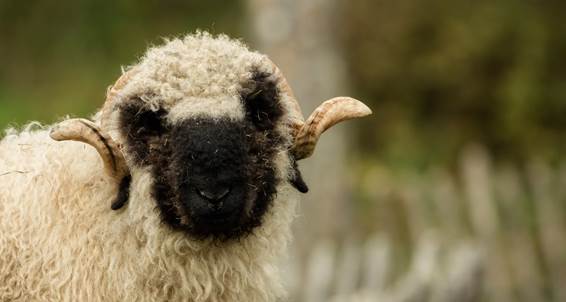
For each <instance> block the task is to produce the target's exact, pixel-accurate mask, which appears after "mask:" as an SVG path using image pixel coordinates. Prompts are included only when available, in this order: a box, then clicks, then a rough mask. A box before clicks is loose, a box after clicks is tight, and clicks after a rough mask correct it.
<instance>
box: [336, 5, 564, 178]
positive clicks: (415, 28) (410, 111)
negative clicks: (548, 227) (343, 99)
mask: <svg viewBox="0 0 566 302" xmlns="http://www.w3.org/2000/svg"><path fill="white" fill-rule="evenodd" d="M343 11H344V12H345V13H344V16H343V17H341V19H343V20H347V21H346V24H347V25H346V26H345V27H344V28H343V29H342V30H341V36H342V42H343V46H344V48H345V53H346V55H347V60H348V61H349V62H350V72H351V75H352V83H351V84H352V85H353V89H354V91H355V92H356V93H357V95H358V96H359V97H361V98H363V99H364V100H365V101H368V102H369V103H370V104H371V107H372V108H373V109H374V118H373V119H371V120H369V119H366V120H365V121H364V122H365V126H364V127H363V129H362V134H361V139H360V141H363V142H364V144H365V150H366V151H367V153H370V154H371V155H372V156H374V155H375V154H376V151H375V150H379V152H378V154H379V156H380V157H382V159H385V160H386V161H387V162H390V163H393V164H398V165H407V166H412V167H414V166H419V165H420V166H422V165H427V164H429V163H431V162H437V163H438V162H444V163H446V162H448V163H454V162H455V158H456V154H458V150H460V149H461V148H462V147H463V146H464V145H466V144H468V143H469V142H475V141H481V142H483V143H485V144H487V146H488V147H489V148H490V151H492V153H493V154H495V156H496V157H498V158H499V159H501V158H505V159H511V160H521V159H524V158H525V157H531V156H533V154H535V153H536V154H539V155H542V156H546V157H550V158H556V157H558V156H560V155H561V154H564V152H565V151H566V85H564V83H566V56H564V54H565V53H566V27H565V26H563V20H565V19H566V2H564V1H527V0H504V1H487V0H482V1H462V0H460V1H454V0H429V1H416V0H399V1H387V0H357V1H345V0H344V1H343Z"/></svg>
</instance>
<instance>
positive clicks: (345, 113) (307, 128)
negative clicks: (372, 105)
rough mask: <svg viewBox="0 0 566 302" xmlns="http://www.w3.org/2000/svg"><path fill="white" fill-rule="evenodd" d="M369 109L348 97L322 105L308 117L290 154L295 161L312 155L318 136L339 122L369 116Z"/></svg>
mask: <svg viewBox="0 0 566 302" xmlns="http://www.w3.org/2000/svg"><path fill="white" fill-rule="evenodd" d="M371 113H372V112H371V109H369V107H368V106H366V105H365V104H364V103H362V102H360V101H358V100H356V99H353V98H350V97H335V98H332V99H330V100H327V101H325V102H324V103H322V104H321V105H320V106H318V108H316V109H315V110H314V111H313V113H312V114H311V115H310V116H309V118H308V119H307V121H306V122H305V123H304V124H303V126H302V127H301V129H300V130H299V132H298V133H297V135H296V136H295V143H294V145H293V147H292V150H291V152H292V153H293V155H294V157H295V159H296V160H300V159H303V158H307V157H309V156H311V155H312V153H313V151H314V148H315V147H316V143H317V142H318V139H319V138H320V135H321V134H322V133H323V132H324V131H326V130H327V129H329V128H330V127H332V126H334V125H336V124H337V123H339V122H342V121H346V120H349V119H354V118H358V117H364V116H367V115H370V114H371Z"/></svg>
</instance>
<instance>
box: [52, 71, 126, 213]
mask: <svg viewBox="0 0 566 302" xmlns="http://www.w3.org/2000/svg"><path fill="white" fill-rule="evenodd" d="M133 74H134V72H133V71H128V72H126V73H124V74H123V75H122V76H121V77H120V78H119V79H118V80H117V81H116V83H115V84H114V85H113V86H112V87H111V88H110V89H109V90H108V93H107V95H106V101H105V102H104V106H103V107H102V114H101V125H102V126H98V125H97V124H95V123H93V122H91V121H89V120H86V119H69V120H66V121H63V122H61V123H59V124H57V125H55V126H54V127H53V129H51V132H50V136H51V138H52V139H54V140H56V141H67V140H71V141H79V142H83V143H86V144H89V145H91V146H93V147H94V148H95V149H96V151H97V152H98V154H99V155H100V157H101V158H102V162H103V164H104V170H105V171H106V173H107V174H108V175H109V176H110V177H112V178H113V179H114V180H115V181H116V183H117V184H118V196H117V197H116V199H115V200H114V201H113V202H112V204H111V208H112V210H118V209H120V208H122V207H123V206H124V205H125V204H126V202H127V201H128V199H129V195H130V182H131V180H132V177H131V175H130V169H129V168H128V165H127V163H126V159H125V158H124V155H123V153H122V150H121V148H120V146H119V145H118V144H117V143H116V142H115V141H114V140H113V139H112V138H111V137H110V135H108V133H107V132H105V129H106V128H107V127H108V119H109V117H110V114H111V111H112V110H113V108H114V104H115V102H116V99H117V96H118V92H119V90H120V89H121V88H123V87H124V85H126V83H127V81H128V80H129V78H130V77H131V76H132V75H133Z"/></svg>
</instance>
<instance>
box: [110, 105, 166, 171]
mask: <svg viewBox="0 0 566 302" xmlns="http://www.w3.org/2000/svg"><path fill="white" fill-rule="evenodd" d="M166 115H167V111H166V110H164V109H159V110H157V111H154V110H151V109H149V108H146V107H144V106H143V102H142V101H141V100H139V99H132V100H130V101H128V102H125V103H124V104H123V105H122V106H121V108H120V124H121V129H122V131H123V134H124V136H125V137H126V142H127V145H128V150H129V151H130V153H131V154H133V156H134V158H135V159H136V160H137V161H138V162H139V163H141V164H146V163H148V156H149V154H150V145H152V144H154V143H155V142H156V140H158V139H159V138H160V137H161V136H162V135H164V134H165V133H166V132H167V124H166V122H165V116H166Z"/></svg>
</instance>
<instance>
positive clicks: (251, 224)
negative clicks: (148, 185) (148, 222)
mask: <svg viewBox="0 0 566 302" xmlns="http://www.w3.org/2000/svg"><path fill="white" fill-rule="evenodd" d="M276 84H277V81H276V79H275V78H274V77H273V76H272V75H270V74H267V73H261V72H257V71H254V72H252V77H251V79H250V80H249V81H246V82H245V83H243V84H242V88H241V93H240V95H241V101H242V104H243V106H244V108H245V109H246V119H245V120H243V121H238V122H234V121H232V120H229V119H227V118H226V119H223V118H212V117H206V116H202V117H199V118H190V119H186V120H183V121H181V122H179V123H176V124H175V125H170V124H168V123H167V122H166V119H165V116H166V114H167V112H166V111H165V110H158V111H151V110H149V109H146V108H144V107H143V102H141V100H140V99H139V98H134V99H132V100H130V101H127V102H125V103H124V104H123V105H121V107H120V110H121V116H120V125H121V129H122V131H123V133H122V134H123V135H124V137H126V146H125V147H126V151H127V152H128V154H129V155H130V156H132V157H133V160H134V162H135V163H136V164H137V165H139V166H150V167H151V172H152V176H153V179H154V183H153V188H152V195H153V197H154V199H155V201H156V204H157V209H158V210H159V213H160V215H161V217H162V220H163V222H164V223H165V224H167V225H168V226H170V227H171V228H173V229H175V230H180V231H184V232H186V233H187V234H189V235H191V236H192V237H195V238H202V239H204V238H208V237H213V238H215V239H218V240H221V241H223V240H229V239H237V238H242V237H243V236H245V235H247V234H249V233H251V231H252V230H253V229H254V228H255V227H257V226H259V225H261V223H262V219H263V216H264V214H265V213H266V212H267V211H268V210H269V208H270V206H271V205H272V203H273V200H274V199H275V197H276V194H277V186H278V184H279V182H280V181H282V180H281V179H278V177H277V176H276V175H277V174H276V170H275V166H274V160H275V157H276V155H277V152H279V151H280V150H281V149H282V148H285V147H286V146H288V145H289V138H287V137H283V136H282V135H281V134H280V133H279V132H278V131H276V125H277V123H279V122H280V120H281V117H282V116H283V113H284V111H283V107H282V106H281V104H280V99H279V91H278V90H277V85H276ZM292 162H293V167H291V169H294V171H293V173H290V174H292V175H293V177H292V178H290V179H289V180H288V181H289V182H290V183H291V184H293V186H295V188H297V189H298V190H299V191H301V192H306V190H308V188H307V187H306V184H304V181H303V180H302V178H301V175H300V172H299V171H298V169H297V166H296V164H295V163H294V161H292ZM285 181H287V180H285Z"/></svg>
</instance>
